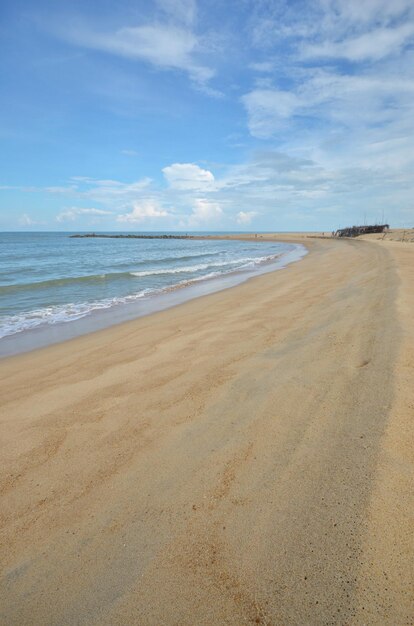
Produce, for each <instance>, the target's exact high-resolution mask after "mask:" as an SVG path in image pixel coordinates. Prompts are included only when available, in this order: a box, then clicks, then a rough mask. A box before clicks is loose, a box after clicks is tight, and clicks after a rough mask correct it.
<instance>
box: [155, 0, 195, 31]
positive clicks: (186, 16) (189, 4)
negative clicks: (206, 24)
mask: <svg viewBox="0 0 414 626" xmlns="http://www.w3.org/2000/svg"><path fill="white" fill-rule="evenodd" d="M157 4H158V6H159V7H160V8H161V9H162V10H163V11H164V12H165V13H166V14H167V15H168V16H169V17H170V18H172V19H173V20H174V21H175V22H181V23H183V24H187V25H191V24H192V23H193V22H194V21H195V18H196V14H197V5H196V2H195V0H157Z"/></svg>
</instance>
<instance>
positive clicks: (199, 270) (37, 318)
mask: <svg viewBox="0 0 414 626" xmlns="http://www.w3.org/2000/svg"><path fill="white" fill-rule="evenodd" d="M70 234H71V233H0V344H1V340H2V338H6V337H9V338H10V337H13V336H16V335H19V334H20V333H25V332H26V333H27V332H28V331H31V330H34V329H46V328H50V327H52V326H61V325H63V324H65V325H66V324H70V323H71V322H74V321H76V320H79V319H81V318H87V317H91V316H93V315H94V314H96V313H98V312H99V311H103V310H105V311H107V312H112V313H117V312H119V311H120V310H121V309H122V307H125V306H126V305H131V304H133V303H140V304H141V305H143V304H144V303H145V302H146V303H148V302H149V301H151V302H152V303H153V302H154V299H155V298H157V296H160V295H161V294H167V293H169V292H173V291H176V290H184V289H185V288H186V287H189V286H195V285H197V284H201V283H208V282H212V281H213V282H215V284H217V283H219V282H220V281H218V280H217V279H220V278H222V277H226V276H227V277H228V276H230V275H231V276H235V275H237V276H238V282H240V280H241V279H245V278H248V277H249V276H252V275H253V274H254V273H257V272H260V271H261V270H263V269H264V268H267V267H268V266H269V265H271V264H272V263H275V262H276V261H277V262H278V264H279V266H282V265H284V263H283V260H284V259H286V262H289V260H294V258H292V254H293V255H294V256H295V258H296V257H297V258H299V257H300V256H301V254H302V253H303V250H302V251H300V250H299V247H298V246H295V245H293V244H286V243H274V242H263V241H260V240H258V241H257V242H256V241H254V242H247V241H234V240H232V241H225V240H197V239H101V238H96V239H89V238H84V239H82V238H80V239H76V238H70V236H69V235H70ZM145 234H148V233H145ZM217 288H220V287H219V286H218V287H217ZM215 290H216V289H215ZM195 295H197V294H195ZM130 308H131V307H130ZM141 309H142V310H143V312H144V313H145V307H143V306H141ZM137 313H138V314H139V312H138V310H137ZM130 317H131V315H130ZM118 318H119V316H118V317H117V316H116V315H115V316H114V319H118ZM106 319H107V323H110V317H108V315H106ZM9 343H10V342H9Z"/></svg>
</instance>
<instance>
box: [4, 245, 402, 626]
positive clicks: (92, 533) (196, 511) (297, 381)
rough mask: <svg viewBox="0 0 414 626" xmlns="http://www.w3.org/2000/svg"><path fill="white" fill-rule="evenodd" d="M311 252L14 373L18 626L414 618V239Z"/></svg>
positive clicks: (8, 574)
mask: <svg viewBox="0 0 414 626" xmlns="http://www.w3.org/2000/svg"><path fill="white" fill-rule="evenodd" d="M309 249H310V253H309V254H308V255H307V256H306V257H305V258H304V259H303V260H302V263H293V264H291V265H289V266H288V267H287V268H286V270H285V271H284V272H270V273H268V274H263V275H262V276H258V277H255V280H249V281H246V282H244V283H243V284H241V285H238V286H237V287H234V288H231V289H225V290H223V291H221V292H217V293H214V294H211V295H209V296H207V297H200V298H196V299H194V300H191V301H188V302H186V303H185V304H183V305H182V306H179V307H175V308H172V309H168V310H164V311H160V312H158V313H154V314H153V315H150V316H148V317H145V318H140V319H136V320H133V321H130V322H126V323H124V324H121V325H119V326H115V327H112V328H109V329H105V330H104V331H97V332H96V333H91V334H89V335H85V336H83V337H78V338H77V339H73V340H71V341H70V342H65V343H61V344H56V345H53V346H49V347H47V348H44V349H41V350H36V351H33V352H29V353H26V354H22V355H17V356H15V357H11V358H7V359H4V360H2V361H0V374H1V375H0V392H1V394H2V399H3V406H2V409H1V413H0V431H1V435H2V437H1V438H0V439H1V441H2V455H1V458H2V461H1V466H0V469H1V483H0V499H1V503H0V504H1V508H2V511H3V512H4V514H3V519H2V533H3V537H4V541H3V545H2V548H1V558H2V563H3V565H4V577H3V580H2V582H0V593H1V597H2V601H1V607H0V615H1V616H2V618H3V620H4V621H5V622H6V623H7V624H10V625H11V626H12V625H14V624H16V625H17V624H19V625H20V624H22V623H42V624H45V625H49V624H50V625H52V624H58V623H65V624H68V625H70V624H77V623H85V624H90V625H92V624H96V625H97V624H99V625H100V626H101V625H105V624H107V625H109V624H110V625H111V626H114V625H116V624H123V625H125V624H135V623H142V624H169V623H180V624H188V625H190V624H194V623H198V624H221V623H227V624H234V625H235V626H236V625H237V626H238V625H239V624H242V623H263V624H275V623H280V622H283V623H291V624H292V623H310V624H312V623H318V624H320V623H331V622H334V623H341V624H343V623H349V624H354V625H355V626H356V625H357V624H361V623H364V624H371V625H375V624H379V623H381V624H384V625H388V624H389V625H390V626H391V624H396V623H398V624H409V623H411V622H412V621H413V617H414V614H413V613H414V612H413V602H412V600H413V598H412V589H413V583H414V581H413V576H412V558H413V554H414V546H413V537H412V531H411V519H412V514H413V511H414V505H413V499H412V479H413V472H412V470H413V467H414V454H413V445H412V441H413V435H414V433H413V420H412V407H413V406H414V384H413V381H414V323H413V319H412V310H413V306H414V289H413V285H414V263H413V259H414V247H412V246H409V245H404V244H400V243H397V242H392V241H390V242H377V241H337V240H336V241H335V240H329V239H326V240H325V241H324V240H322V239H312V240H311V241H310V242H309ZM384 572H385V573H386V575H384Z"/></svg>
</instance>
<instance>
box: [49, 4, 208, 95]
mask: <svg viewBox="0 0 414 626" xmlns="http://www.w3.org/2000/svg"><path fill="white" fill-rule="evenodd" d="M163 4H164V5H165V6H164V8H167V5H170V9H171V11H173V12H174V11H175V13H174V14H175V15H176V16H177V15H180V16H181V18H182V14H184V12H185V6H186V4H189V3H185V2H182V3H179V2H176V3H174V2H165V3H163ZM181 18H180V19H179V21H178V23H175V24H174V23H171V21H169V22H162V21H159V22H154V23H146V24H138V25H134V26H130V25H128V26H123V27H121V28H117V29H114V30H103V29H102V30H97V29H95V28H93V27H92V26H90V25H89V24H87V23H85V22H79V21H78V22H77V23H75V24H73V25H72V26H70V27H68V28H62V27H61V26H59V27H57V28H55V29H54V30H55V33H56V34H57V35H58V36H60V37H61V38H64V39H66V40H67V41H69V42H71V43H72V44H74V45H77V46H80V47H83V48H89V49H91V50H100V51H102V52H106V53H108V54H112V55H116V56H120V57H124V58H127V59H131V60H134V61H141V62H145V63H148V64H150V65H151V66H153V67H155V68H158V69H160V70H178V71H183V72H185V73H186V74H187V75H188V76H189V78H190V79H191V81H192V82H193V83H195V84H196V85H197V86H198V87H206V88H207V83H208V81H209V80H210V79H211V78H213V76H214V75H215V70H214V69H213V68H212V67H209V66H208V65H206V64H204V63H202V62H201V61H200V60H199V57H200V56H201V55H202V53H203V50H204V47H205V39H204V38H203V40H201V39H200V37H199V36H198V35H197V34H196V33H195V32H194V31H193V30H192V28H191V26H190V23H191V22H192V18H191V19H189V20H183V19H181Z"/></svg>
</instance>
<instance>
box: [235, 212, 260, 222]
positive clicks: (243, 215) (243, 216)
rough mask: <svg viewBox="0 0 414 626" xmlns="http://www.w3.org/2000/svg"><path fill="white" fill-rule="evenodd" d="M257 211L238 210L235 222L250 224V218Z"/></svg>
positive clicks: (254, 215)
mask: <svg viewBox="0 0 414 626" xmlns="http://www.w3.org/2000/svg"><path fill="white" fill-rule="evenodd" d="M256 215H257V211H239V212H238V213H237V219H236V221H237V223H238V224H250V222H251V221H252V219H253V218H254V217H256Z"/></svg>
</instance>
